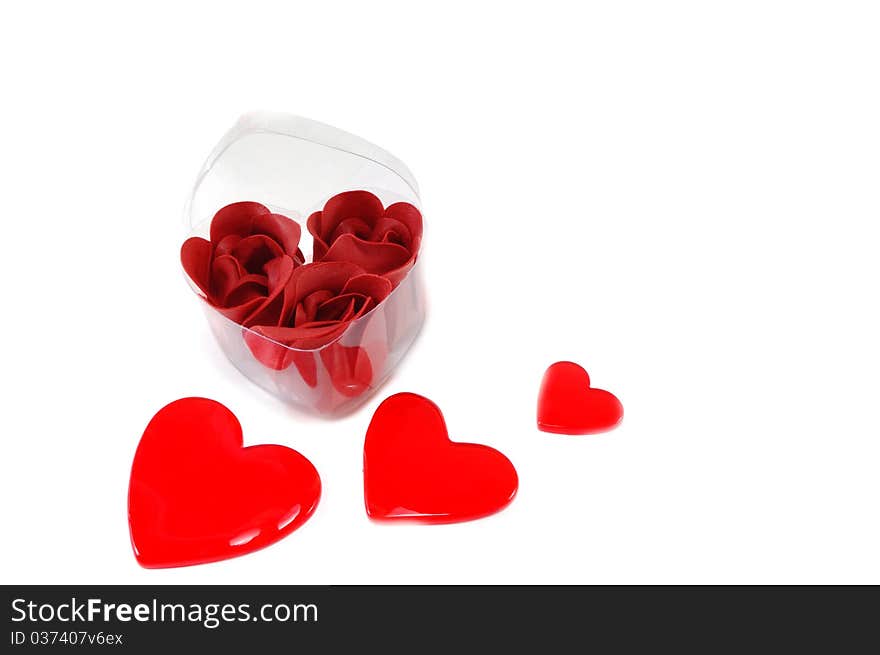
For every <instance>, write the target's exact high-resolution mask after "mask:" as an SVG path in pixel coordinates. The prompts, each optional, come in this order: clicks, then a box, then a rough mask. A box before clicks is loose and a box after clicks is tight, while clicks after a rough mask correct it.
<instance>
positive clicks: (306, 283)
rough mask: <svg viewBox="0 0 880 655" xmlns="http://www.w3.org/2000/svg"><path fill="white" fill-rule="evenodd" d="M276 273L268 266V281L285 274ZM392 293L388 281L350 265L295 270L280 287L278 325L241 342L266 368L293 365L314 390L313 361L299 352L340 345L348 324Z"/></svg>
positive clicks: (255, 327) (257, 328)
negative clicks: (337, 340) (337, 343)
mask: <svg viewBox="0 0 880 655" xmlns="http://www.w3.org/2000/svg"><path fill="white" fill-rule="evenodd" d="M280 267H281V263H280V262H277V261H276V262H270V263H269V264H267V265H266V268H267V270H268V273H269V277H270V278H273V279H280V277H282V275H283V273H282V272H278V271H276V269H278V268H280ZM391 289H392V286H391V282H390V281H389V280H388V279H387V278H385V277H383V276H381V275H375V274H372V273H365V272H364V269H362V268H361V267H360V266H358V265H357V264H353V263H351V262H319V263H313V264H305V265H303V266H300V267H298V268H297V269H296V270H294V271H293V272H292V273H291V274H290V276H289V278H288V280H287V282H286V284H285V285H284V289H283V290H282V292H281V298H282V301H281V311H280V313H279V316H278V320H277V321H276V322H275V323H274V325H268V324H262V323H259V324H257V323H254V324H252V327H251V331H250V332H246V333H245V341H246V342H247V344H248V347H249V348H250V349H251V352H252V353H253V354H254V357H256V358H257V359H258V360H259V361H260V362H262V363H263V364H264V365H265V366H268V367H269V368H273V369H275V370H283V369H285V368H287V367H288V366H290V364H291V363H296V364H297V365H298V368H299V369H300V372H301V373H302V374H303V377H304V378H305V379H306V381H307V382H309V384H310V385H311V386H314V381H313V380H312V378H313V377H314V374H313V372H312V371H310V370H308V369H307V367H306V364H305V363H306V362H311V363H312V364H313V363H314V358H313V357H312V356H311V355H312V353H310V352H305V353H303V352H302V351H308V350H314V349H318V348H322V347H323V346H326V345H327V344H330V343H331V342H333V341H335V340H336V339H338V338H339V337H340V336H342V333H343V332H345V330H346V329H347V328H348V326H349V325H350V324H351V323H352V321H355V320H357V319H359V318H361V317H363V316H365V315H366V314H367V313H368V312H370V311H371V310H372V309H374V308H375V307H376V306H377V305H378V304H379V303H381V302H382V301H383V300H385V298H387V297H388V294H390V293H391ZM291 348H293V349H295V350H290V349H291ZM322 355H323V353H322ZM298 356H299V358H298ZM328 357H329V355H328ZM325 363H326V362H325Z"/></svg>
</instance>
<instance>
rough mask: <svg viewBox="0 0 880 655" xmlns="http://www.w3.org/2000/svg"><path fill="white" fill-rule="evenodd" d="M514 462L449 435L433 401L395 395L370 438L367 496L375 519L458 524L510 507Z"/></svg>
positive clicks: (367, 443) (366, 455)
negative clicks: (452, 439)
mask: <svg viewBox="0 0 880 655" xmlns="http://www.w3.org/2000/svg"><path fill="white" fill-rule="evenodd" d="M517 486H518V479H517V475H516V469H514V468H513V464H511V463H510V460H509V459H507V458H506V457H505V456H504V455H502V454H501V453H500V452H498V451H497V450H495V449H494V448H490V447H489V446H483V445H480V444H473V443H456V442H452V441H450V440H449V436H448V434H447V432H446V423H445V422H444V421H443V414H442V413H441V412H440V408H439V407H437V405H435V404H434V403H432V402H431V401H430V400H428V399H427V398H423V397H422V396H418V395H416V394H414V393H399V394H395V395H393V396H391V397H389V398H387V399H385V401H384V402H383V403H382V404H381V405H379V408H378V409H377V410H376V413H375V414H373V420H372V421H371V422H370V427H369V428H368V429H367V437H366V440H365V441H364V501H365V504H366V507H367V514H368V515H369V517H370V518H372V519H377V520H391V519H409V520H415V521H421V522H425V523H454V522H457V521H467V520H470V519H477V518H480V517H483V516H487V515H489V514H493V513H494V512H497V511H498V510H500V509H502V508H504V507H505V506H506V505H507V504H508V503H509V502H510V501H511V500H513V497H514V495H515V494H516V490H517Z"/></svg>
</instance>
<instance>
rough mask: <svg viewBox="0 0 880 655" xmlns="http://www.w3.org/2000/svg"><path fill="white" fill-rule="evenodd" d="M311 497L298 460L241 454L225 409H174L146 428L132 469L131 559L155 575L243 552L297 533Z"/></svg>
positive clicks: (193, 403) (193, 401)
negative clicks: (156, 571) (158, 571)
mask: <svg viewBox="0 0 880 655" xmlns="http://www.w3.org/2000/svg"><path fill="white" fill-rule="evenodd" d="M320 496H321V480H320V478H319V477H318V472H317V471H316V470H315V467H314V466H312V463H311V462H310V461H309V460H308V459H306V458H305V457H303V456H302V455H300V454H299V453H298V452H296V451H295V450H292V449H290V448H286V447H285V446H278V445H269V444H265V445H258V446H248V447H247V448H243V447H242V433H241V425H240V424H239V422H238V419H236V418H235V415H234V414H233V413H232V412H231V411H229V410H228V409H227V408H226V407H224V406H223V405H221V404H220V403H218V402H216V401H213V400H209V399H207V398H183V399H181V400H176V401H174V402H173V403H171V404H170V405H167V406H166V407H164V408H162V409H161V410H159V412H158V413H157V414H156V415H155V416H154V417H153V419H152V420H151V421H150V423H149V425H148V426H147V429H146V430H145V431H144V434H143V436H142V437H141V441H140V444H139V445H138V448H137V452H136V453H135V456H134V462H133V463H132V466H131V479H130V482H129V490H128V522H129V529H130V531H131V543H132V547H133V548H134V554H135V557H136V558H137V561H138V563H139V564H140V565H141V566H144V567H146V568H162V567H170V566H187V565H190V564H202V563H205V562H213V561H217V560H221V559H227V558H229V557H235V556H237V555H243V554H245V553H250V552H253V551H255V550H258V549H260V548H263V547H264V546H268V545H269V544H272V543H274V542H276V541H278V540H279V539H281V538H282V537H284V536H286V535H287V534H289V533H291V532H293V531H294V530H296V529H297V528H298V527H299V526H300V525H302V524H303V523H304V522H305V521H306V520H307V519H308V518H309V517H310V516H311V515H312V513H313V512H314V511H315V507H316V506H317V504H318V499H319V498H320Z"/></svg>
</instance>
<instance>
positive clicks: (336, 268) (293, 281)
mask: <svg viewBox="0 0 880 655" xmlns="http://www.w3.org/2000/svg"><path fill="white" fill-rule="evenodd" d="M363 272H364V271H363V269H362V268H360V267H358V266H356V265H355V264H352V263H351V262H320V263H317V264H314V263H313V264H309V265H307V266H300V267H299V268H297V269H296V270H295V271H294V272H293V275H291V277H290V281H289V282H288V284H287V288H286V289H285V292H284V308H283V309H282V312H281V321H280V324H281V325H290V323H291V318H292V316H293V313H294V311H295V310H296V306H297V304H299V303H300V302H301V301H302V299H303V298H306V297H307V296H309V295H311V294H313V293H315V292H316V291H323V290H329V291H332V292H333V293H339V292H340V291H341V290H342V287H343V286H345V283H346V281H348V280H349V279H350V278H351V277H353V276H355V275H358V274H360V273H363Z"/></svg>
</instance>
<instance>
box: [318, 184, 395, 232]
mask: <svg viewBox="0 0 880 655" xmlns="http://www.w3.org/2000/svg"><path fill="white" fill-rule="evenodd" d="M384 211H385V208H384V207H383V206H382V201H381V200H379V198H377V197H376V196H375V195H373V194H372V193H370V192H369V191H345V192H343V193H340V194H337V195H335V196H333V197H332V198H330V200H328V201H327V204H325V205H324V209H323V211H322V212H321V218H320V232H321V236H326V235H328V234H332V233H333V232H334V231H335V230H336V227H337V226H338V225H339V223H341V222H342V221H343V220H345V219H347V218H359V219H362V220H366V221H368V222H374V221H375V220H377V219H379V218H380V217H381V216H382V214H383V213H384Z"/></svg>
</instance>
